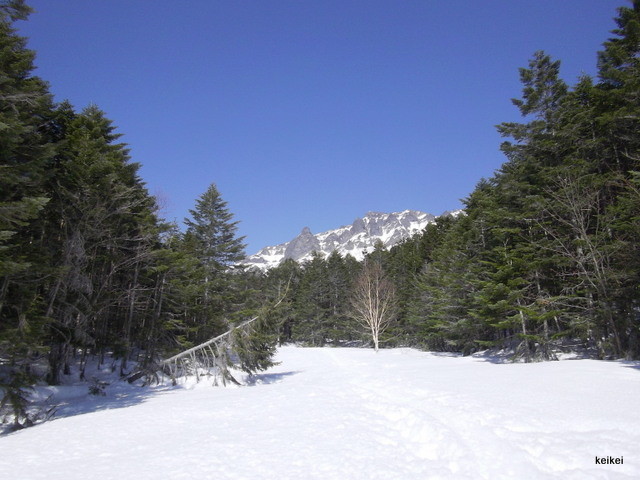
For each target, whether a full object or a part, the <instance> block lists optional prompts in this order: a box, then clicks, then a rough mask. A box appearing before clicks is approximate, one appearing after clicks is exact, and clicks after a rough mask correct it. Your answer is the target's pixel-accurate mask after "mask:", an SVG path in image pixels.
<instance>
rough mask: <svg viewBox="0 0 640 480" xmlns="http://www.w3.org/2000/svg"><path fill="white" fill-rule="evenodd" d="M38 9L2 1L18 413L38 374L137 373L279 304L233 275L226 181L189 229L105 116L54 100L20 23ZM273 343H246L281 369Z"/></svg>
mask: <svg viewBox="0 0 640 480" xmlns="http://www.w3.org/2000/svg"><path fill="white" fill-rule="evenodd" d="M29 13H30V8H29V7H28V6H27V5H26V4H25V3H24V1H23V0H2V1H0V387H1V389H2V391H3V394H5V395H3V402H2V405H0V406H2V407H6V406H7V404H8V403H11V404H13V407H14V408H17V409H18V410H19V408H18V407H19V406H20V403H21V402H22V400H24V395H23V393H24V392H23V390H21V389H22V388H23V387H24V386H26V385H29V384H31V383H33V382H35V381H36V380H38V379H41V380H45V381H47V382H48V383H50V384H58V383H60V382H61V380H62V378H63V376H64V375H74V376H75V375H77V376H79V377H80V378H84V375H85V367H86V365H87V361H88V359H94V360H95V359H97V360H98V361H99V362H100V363H107V362H108V364H109V365H112V368H113V369H114V370H116V369H119V371H120V373H121V374H122V375H126V374H127V373H128V372H129V371H130V368H131V364H130V362H131V360H136V361H137V362H138V364H142V365H146V364H150V363H151V362H153V361H154V359H156V358H158V357H163V356H168V355H171V354H173V353H176V352H178V351H180V350H183V349H185V348H188V347H191V346H193V345H197V344H199V343H201V342H203V341H205V340H206V339H208V338H210V337H213V336H215V335H219V334H221V333H222V332H225V331H226V330H227V329H229V327H230V326H231V325H233V324H234V323H235V322H238V321H240V320H242V319H245V318H247V317H249V316H251V315H252V314H255V313H256V312H257V311H258V310H259V309H261V308H262V306H263V305H264V304H265V302H267V301H269V300H270V299H268V298H263V297H262V296H261V295H258V294H256V293H255V292H254V291H253V290H252V289H251V288H250V285H249V284H248V283H246V281H245V278H244V277H241V276H239V275H235V274H234V265H236V264H237V262H238V261H239V260H240V259H242V258H243V256H244V244H243V243H242V242H243V239H242V238H241V237H238V236H237V234H236V232H237V222H235V221H234V220H233V218H232V217H233V216H232V214H231V213H230V212H229V209H228V207H227V204H226V202H225V201H224V200H223V199H222V197H221V195H220V193H219V191H218V190H217V188H216V186H215V184H212V185H211V186H210V187H209V188H208V189H207V191H206V192H204V193H203V194H202V195H201V196H200V197H199V198H198V199H197V201H196V204H195V206H194V209H193V210H191V211H190V217H189V218H187V219H186V220H185V225H184V228H182V229H180V228H179V227H178V226H177V225H175V224H171V223H167V222H165V221H164V220H162V219H161V218H160V216H159V215H158V206H157V204H156V200H155V199H154V197H153V196H151V195H150V194H149V192H148V191H147V189H146V187H145V184H144V182H143V181H142V179H141V178H140V176H139V174H138V170H139V165H138V164H137V163H135V162H134V161H132V159H131V158H130V155H129V150H128V148H127V146H126V145H125V144H124V143H121V142H120V141H119V138H120V134H119V133H117V131H116V127H115V126H114V125H113V123H112V121H111V120H110V119H108V118H107V116H106V115H105V113H104V112H103V111H101V110H100V109H99V108H98V107H97V106H95V105H90V106H88V107H86V108H84V109H82V110H81V111H77V110H76V109H75V108H74V107H73V106H72V105H71V104H70V103H69V102H66V101H65V102H61V103H55V102H54V101H53V98H52V95H51V93H50V92H49V88H48V85H47V83H46V82H45V81H43V80H42V79H40V78H39V77H37V76H35V75H33V73H32V72H33V69H34V65H33V62H34V57H35V53H34V52H33V51H31V50H29V49H28V48H27V45H26V39H25V38H23V37H21V36H19V35H18V34H17V32H16V30H15V28H14V24H15V22H16V21H19V20H26V19H27V17H28V15H29ZM264 335H267V334H266V333H264V334H263V337H264V338H268V335H267V336H264ZM245 337H246V336H245ZM263 337H258V338H245V339H244V341H243V342H244V343H243V345H244V347H243V348H242V349H240V354H241V356H243V362H242V365H243V366H245V367H246V368H247V369H248V370H252V369H256V368H257V369H260V368H265V367H266V366H268V364H269V362H268V358H270V357H269V355H267V356H266V357H265V358H261V357H260V356H259V355H257V356H256V354H257V353H259V352H260V351H264V352H269V351H270V350H269V348H270V346H269V345H267V344H265V343H264V342H263V341H261V340H260V338H263ZM7 398H9V400H7ZM12 399H13V400H12ZM21 399H22V400H21ZM16 418H17V417H16Z"/></svg>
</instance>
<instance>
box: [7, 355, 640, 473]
mask: <svg viewBox="0 0 640 480" xmlns="http://www.w3.org/2000/svg"><path fill="white" fill-rule="evenodd" d="M278 360H280V361H281V364H280V365H278V366H277V367H274V368H272V369H271V370H270V371H268V372H266V373H264V374H261V375H257V376H255V377H254V378H252V379H251V378H247V379H246V381H247V383H248V386H243V387H232V388H213V387H211V386H210V384H209V383H207V382H200V383H199V384H194V383H193V382H187V383H185V384H183V385H180V386H178V387H166V386H164V387H162V386H161V387H154V388H148V387H147V388H142V387H136V386H130V385H128V384H126V383H125V382H118V383H116V384H113V385H110V386H109V387H107V388H106V396H104V397H99V396H98V397H96V396H90V397H86V398H84V399H81V398H76V403H75V407H74V409H69V408H67V410H64V409H63V411H62V414H63V415H67V416H64V417H63V418H58V419H54V420H52V421H49V422H47V423H44V424H41V425H37V426H35V427H32V428H29V429H25V430H22V431H19V432H16V433H12V434H10V435H6V436H4V437H0V451H1V452H2V455H1V457H0V478H11V479H18V480H19V479H28V480H37V479H48V480H55V479H64V480H72V479H85V478H100V479H101V480H102V479H128V478H135V479H160V478H161V479H191V478H199V479H206V478H217V479H300V478H321V479H341V480H343V479H449V478H454V479H513V478H527V479H546V478H549V479H585V478H587V479H588V478H597V479H605V478H611V479H632V478H634V479H635V478H640V452H639V451H638V445H640V409H638V398H640V363H638V362H623V361H616V362H604V361H596V360H566V361H560V362H547V363H535V364H510V363H499V361H498V359H494V358H491V357H482V356H476V357H460V356H454V355H446V354H435V353H426V352H419V351H416V350H412V349H391V350H381V351H380V352H379V353H378V354H375V353H374V352H373V351H372V350H369V349H356V348H324V349H321V348H306V349H305V348H298V347H283V348H281V349H280V350H279V353H278ZM57 388H58V391H57V392H54V395H55V394H56V393H57V394H58V395H62V396H64V395H65V393H64V392H62V390H64V389H65V388H72V389H75V390H73V394H74V395H77V394H78V388H79V387H78V386H73V387H57ZM66 398H67V399H68V398H69V395H67V397H66ZM65 412H66V413H65ZM605 456H606V457H608V456H612V457H615V458H620V457H622V459H623V460H622V461H623V462H624V463H622V464H619V465H616V464H613V465H600V464H596V457H605Z"/></svg>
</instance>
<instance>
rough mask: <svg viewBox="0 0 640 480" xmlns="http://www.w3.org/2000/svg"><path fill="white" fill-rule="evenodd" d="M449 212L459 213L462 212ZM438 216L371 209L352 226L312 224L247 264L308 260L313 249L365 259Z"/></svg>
mask: <svg viewBox="0 0 640 480" xmlns="http://www.w3.org/2000/svg"><path fill="white" fill-rule="evenodd" d="M445 213H446V214H447V215H456V214H457V213H459V212H445ZM435 219H436V216H435V215H432V214H430V213H425V212H420V211H417V210H405V211H403V212H394V213H383V212H374V211H371V212H367V214H366V215H365V216H364V217H362V218H356V219H355V220H354V221H353V223H352V224H351V225H346V226H342V227H339V228H336V229H334V230H329V231H326V232H322V233H318V234H315V235H314V234H313V233H311V229H310V228H309V227H304V228H303V229H302V231H301V232H300V234H299V235H298V236H297V237H295V238H294V239H293V240H291V241H289V242H286V243H282V244H280V245H276V246H271V247H265V248H263V249H262V250H260V251H259V252H258V253H256V254H255V255H251V256H249V257H247V259H246V260H245V262H244V264H245V265H247V266H248V267H249V268H257V269H260V270H268V269H270V268H272V267H275V266H277V265H278V264H279V263H280V262H281V261H283V260H285V259H289V258H291V259H293V260H296V261H298V262H305V261H307V260H310V259H311V255H312V253H313V252H318V253H320V254H321V255H323V256H325V257H326V256H328V255H330V254H331V253H332V252H334V251H337V252H338V253H340V254H341V255H352V256H353V257H355V258H356V259H358V260H361V259H362V258H364V255H365V254H366V253H368V252H371V251H373V249H374V245H375V244H376V242H378V241H381V242H382V243H383V245H384V246H385V247H387V248H389V247H392V246H393V245H395V244H397V243H398V242H400V241H402V240H404V239H406V238H409V237H411V236H412V235H414V234H416V233H419V232H421V231H422V230H424V228H425V227H426V226H427V225H428V224H429V223H432V222H434V221H435Z"/></svg>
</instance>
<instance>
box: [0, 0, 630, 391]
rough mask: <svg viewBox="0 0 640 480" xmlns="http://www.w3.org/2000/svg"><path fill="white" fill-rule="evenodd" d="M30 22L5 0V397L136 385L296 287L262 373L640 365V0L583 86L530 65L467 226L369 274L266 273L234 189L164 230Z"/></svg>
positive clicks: (439, 226) (0, 332)
mask: <svg viewBox="0 0 640 480" xmlns="http://www.w3.org/2000/svg"><path fill="white" fill-rule="evenodd" d="M28 14H29V7H27V6H26V5H25V3H24V2H23V1H22V0H1V1H0V386H2V387H3V388H4V390H5V392H14V393H15V392H19V391H20V388H22V387H23V386H24V385H28V384H29V383H32V382H33V381H35V379H37V378H44V379H46V381H48V382H49V383H52V384H55V383H59V382H60V381H61V379H62V376H63V375H69V374H74V375H76V374H77V375H79V376H80V377H81V378H82V377H84V366H85V365H86V362H87V361H88V359H89V358H94V359H95V358H97V359H98V360H99V361H100V362H103V363H104V362H109V363H110V364H111V365H112V366H113V368H114V369H119V370H120V372H121V373H122V374H123V375H124V374H126V373H127V372H128V371H129V368H130V365H129V363H130V362H131V361H132V360H136V361H137V362H139V363H140V364H142V365H144V364H149V363H151V362H153V361H154V359H157V358H159V357H163V356H164V357H166V356H167V355H172V354H174V353H176V352H179V351H181V350H184V349H186V348H189V347H192V346H194V345H198V344H199V343H202V342H204V341H206V340H207V339H209V338H211V337H214V336H216V335H219V334H221V333H222V332H225V331H227V330H228V329H229V327H230V326H232V325H234V324H236V323H238V322H240V321H242V320H244V319H246V318H250V317H252V316H254V315H255V314H256V312H258V311H261V309H262V308H263V306H264V305H266V304H268V303H269V302H273V301H274V300H275V299H281V298H282V295H283V294H284V293H285V292H286V296H285V299H284V301H282V302H281V304H280V306H279V307H278V310H277V312H272V313H271V314H270V315H269V322H262V323H261V330H260V331H259V332H256V334H255V335H254V336H253V337H252V338H249V339H247V338H245V340H244V342H243V343H242V347H241V348H240V349H239V353H240V354H241V355H243V356H244V361H243V365H245V366H246V368H247V369H248V370H254V371H255V370H258V369H262V368H266V367H267V366H268V365H269V364H270V363H269V362H270V360H269V359H270V356H271V355H272V353H273V346H274V344H275V342H276V341H279V342H280V343H286V342H298V343H305V344H310V345H319V346H320V345H327V344H340V345H349V344H362V343H363V342H373V343H374V344H375V345H376V347H377V345H378V342H380V345H381V346H396V345H407V346H417V347H422V348H429V349H434V350H444V351H456V352H463V353H470V352H473V351H478V350H482V349H486V348H490V347H508V348H509V349H511V351H512V352H513V353H514V354H515V356H516V357H518V358H523V359H524V360H527V361H529V360H533V359H549V358H553V357H554V354H555V352H557V350H558V348H560V347H562V346H563V345H567V346H571V345H573V346H576V342H577V343H578V344H579V346H582V347H584V348H586V349H590V350H591V351H592V352H594V353H595V354H597V355H598V356H599V357H600V358H621V357H630V358H638V357H640V304H639V303H640V288H639V287H638V286H639V285H640V278H639V276H640V275H639V274H640V242H639V241H638V239H639V238H640V165H639V161H640V151H639V140H640V134H639V132H640V122H639V116H638V115H639V113H640V95H639V93H640V85H639V82H640V71H639V69H638V67H639V62H640V56H639V52H638V50H639V48H640V2H639V1H637V0H636V1H634V2H633V5H632V6H631V7H623V8H620V9H619V15H618V17H617V19H616V22H617V28H616V29H615V30H614V31H613V34H614V36H613V37H612V38H611V39H609V40H607V41H606V42H605V43H604V44H603V50H602V51H601V52H599V53H598V77H597V79H594V78H591V77H589V76H583V77H581V78H580V79H579V80H578V82H577V83H576V84H575V85H574V86H573V87H570V86H568V85H567V84H566V83H565V82H564V81H563V80H562V79H561V78H560V62H559V61H555V60H553V59H551V58H550V57H549V56H548V55H546V54H545V53H544V52H537V53H536V54H535V55H534V56H533V58H532V59H531V61H530V62H529V65H528V67H526V68H522V69H521V71H520V77H521V80H522V84H523V91H522V98H520V99H515V100H513V103H514V105H515V106H516V107H517V108H518V109H519V110H520V112H521V113H522V115H523V121H522V122H521V123H503V124H501V125H499V126H498V129H499V131H500V133H501V134H502V135H503V136H504V137H505V138H506V139H508V140H506V141H505V142H504V143H503V144H502V146H501V149H502V151H503V152H504V154H505V156H506V161H505V163H504V164H503V165H502V167H501V168H500V169H499V170H498V171H497V172H496V173H495V174H494V175H493V176H492V177H490V178H488V179H483V180H481V181H480V182H479V183H478V185H477V187H476V188H475V190H474V191H473V192H472V193H471V194H470V195H469V197H468V198H466V199H465V213H464V214H463V215H460V216H458V217H455V218H454V217H442V218H439V219H438V220H437V222H436V223H434V224H431V225H429V226H428V227H427V228H426V229H425V230H424V231H423V232H422V233H420V234H418V235H416V236H414V237H413V238H411V239H408V240H406V241H405V242H403V243H401V244H399V245H397V246H395V247H393V248H391V249H389V250H386V249H384V248H383V247H382V245H378V246H377V247H376V249H375V250H374V251H373V252H371V253H370V254H368V255H367V256H366V258H365V261H363V262H358V261H356V260H355V259H354V258H353V257H350V256H347V257H342V256H341V255H339V254H338V253H335V252H334V253H333V254H331V255H329V256H328V257H327V258H323V257H322V256H320V255H315V256H313V258H312V259H311V260H310V261H308V262H306V263H304V264H298V263H296V262H294V261H293V260H286V261H284V262H283V263H282V264H281V265H279V266H278V267H276V268H274V269H271V270H269V271H268V272H266V273H259V272H251V271H245V270H243V268H242V267H240V265H241V260H242V258H243V257H244V244H243V238H242V237H238V236H237V222H236V221H234V219H233V215H232V214H231V212H230V211H229V209H228V206H227V204H226V202H225V201H224V200H223V199H222V196H221V194H220V192H219V191H218V189H217V187H216V185H215V184H212V185H211V186H210V187H209V188H208V189H207V191H206V192H204V193H203V194H202V195H201V196H200V197H198V199H197V200H196V202H195V205H194V208H193V210H191V211H190V212H189V213H190V216H189V218H187V219H186V220H185V223H184V226H183V228H180V227H179V226H178V225H175V224H171V223H168V222H166V221H164V220H163V219H162V218H160V216H159V215H158V208H157V204H156V201H155V199H154V197H153V196H151V195H150V194H149V192H148V191H147V189H146V187H145V184H144V182H143V181H142V179H141V178H140V177H139V175H138V170H139V165H138V164H137V163H135V162H133V161H132V159H131V158H130V155H129V151H128V148H127V146H126V145H125V144H123V143H121V142H119V138H120V135H119V134H118V133H117V131H116V127H115V126H114V125H113V123H112V121H111V120H109V119H108V118H107V116H106V115H105V113H104V112H102V111H101V110H100V109H99V108H98V107H97V106H95V105H91V106H88V107H86V108H84V109H83V110H81V111H77V110H76V109H75V108H74V107H73V106H72V105H71V104H69V103H68V102H62V103H55V102H54V101H53V98H52V95H51V93H50V92H49V90H48V85H47V83H46V82H44V81H43V80H42V79H40V78H38V77H37V76H34V75H33V74H32V72H33V68H34V67H33V60H34V55H35V54H34V52H33V51H31V50H29V49H28V48H27V46H26V39H24V38H22V37H20V36H19V35H18V34H17V33H16V30H15V28H14V23H15V22H16V21H18V20H25V19H26V18H27V17H28ZM371 295H377V296H378V299H379V300H380V302H379V303H378V304H376V306H375V307H371V308H368V309H363V308H362V306H363V303H361V304H360V305H359V304H358V297H360V299H361V302H364V301H365V300H362V299H366V302H369V303H370V301H371V298H372V297H371ZM385 299H387V300H389V302H387V303H385V301H386V300H385ZM383 300H385V301H383ZM374 309H375V310H376V312H379V311H383V312H385V313H384V314H383V315H382V316H380V315H378V314H377V313H374V311H373V310H374ZM358 312H359V313H358ZM367 316H368V317H367ZM365 317H367V318H371V319H375V318H377V319H378V320H380V321H381V322H382V323H383V324H380V325H378V326H373V325H371V324H370V323H368V321H367V320H366V319H365ZM391 318H393V320H394V322H393V324H388V320H390V319H391ZM359 323H360V324H361V327H362V325H364V327H365V329H367V330H368V331H367V332H366V334H365V335H364V336H363V329H362V328H359V327H358V324H359ZM374 331H375V332H377V333H375V334H374V333H373V332H374ZM76 365H79V366H78V367H76ZM74 369H77V370H74ZM5 398H6V397H5ZM17 401H18V400H15V402H17ZM15 402H14V403H15Z"/></svg>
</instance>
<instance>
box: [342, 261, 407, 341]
mask: <svg viewBox="0 0 640 480" xmlns="http://www.w3.org/2000/svg"><path fill="white" fill-rule="evenodd" d="M350 306H351V309H350V313H349V315H350V317H351V318H353V319H354V320H355V321H356V322H357V323H358V325H359V326H360V327H362V328H363V329H364V330H365V331H366V332H367V333H368V334H369V335H371V339H372V340H373V348H374V349H375V351H376V352H377V351H378V347H379V344H380V335H381V334H383V333H384V332H385V330H387V328H389V326H390V325H391V323H392V322H393V321H394V320H395V314H396V294H395V288H394V286H393V283H392V282H391V280H389V278H388V277H387V275H386V274H385V272H384V270H383V268H382V265H380V262H377V261H365V264H364V267H363V269H362V272H361V273H360V275H358V277H357V278H356V281H355V284H354V288H353V291H352V295H351V301H350Z"/></svg>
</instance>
